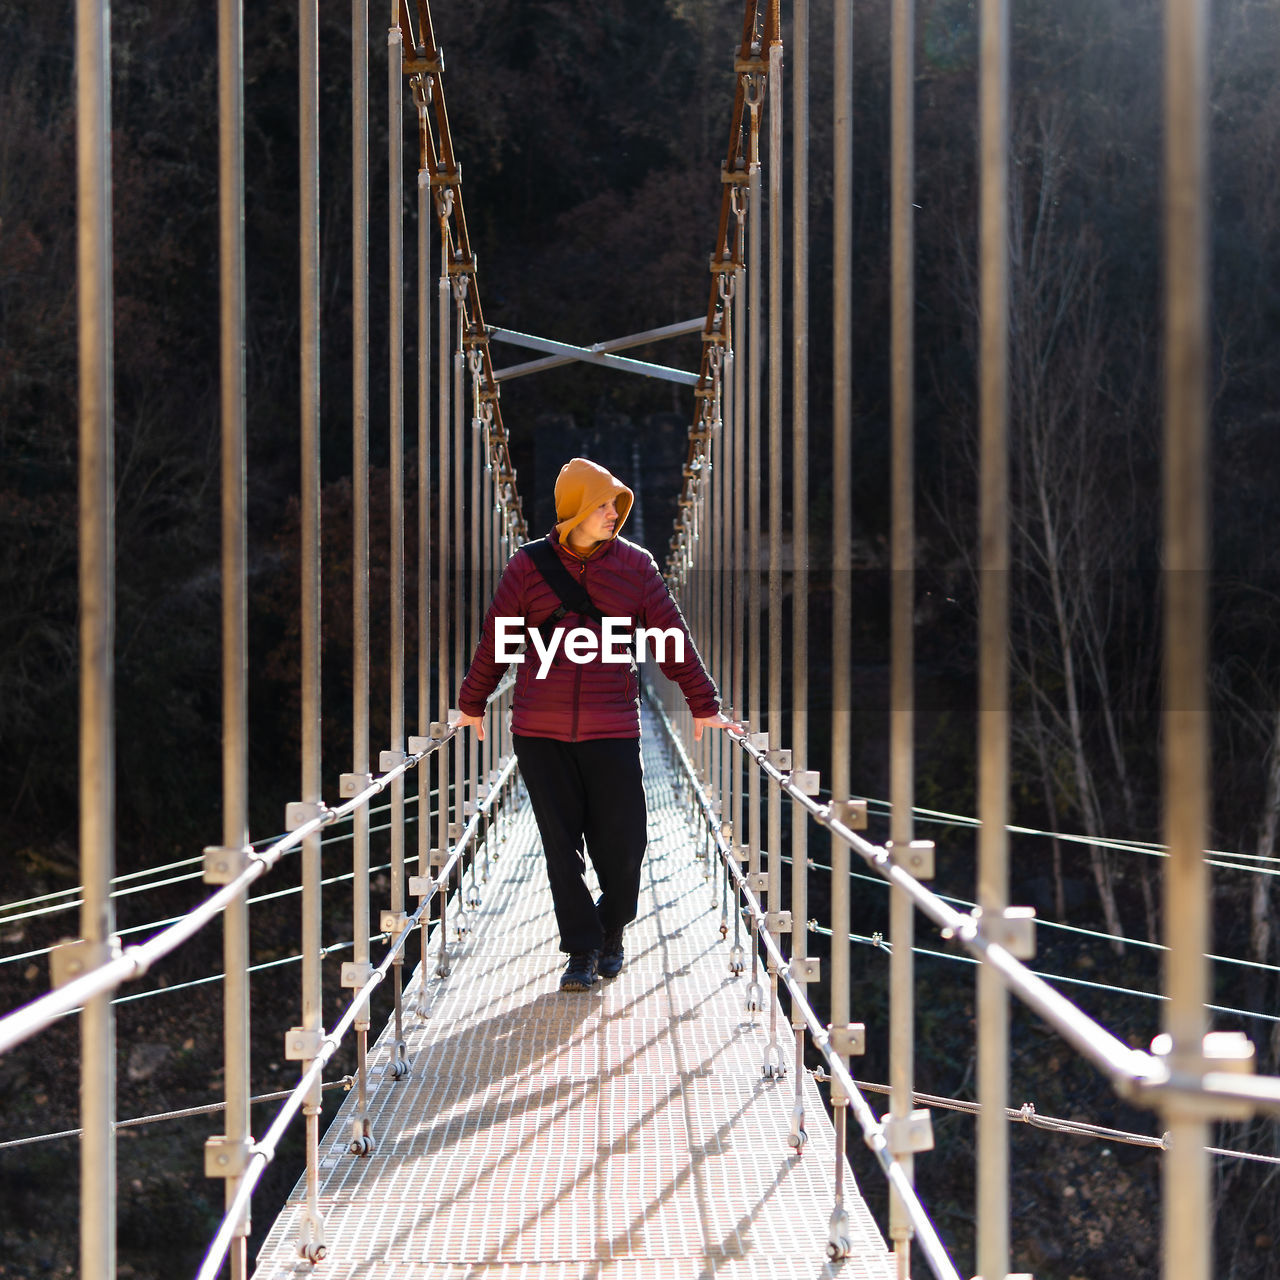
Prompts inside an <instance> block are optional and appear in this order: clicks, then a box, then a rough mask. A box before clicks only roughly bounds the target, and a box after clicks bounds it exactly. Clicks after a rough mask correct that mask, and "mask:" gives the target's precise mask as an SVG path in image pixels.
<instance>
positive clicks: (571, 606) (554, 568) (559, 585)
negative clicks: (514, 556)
mask: <svg viewBox="0 0 1280 1280" xmlns="http://www.w3.org/2000/svg"><path fill="white" fill-rule="evenodd" d="M521 550H522V551H527V552H528V553H529V556H530V558H531V559H532V560H533V563H534V564H535V565H536V566H537V569H538V572H539V573H540V574H542V576H543V578H544V579H545V580H546V583H547V586H549V587H550V588H551V589H552V591H554V592H555V593H556V595H558V596H559V597H560V603H561V606H562V608H561V609H560V610H559V616H557V617H555V618H554V619H553V620H554V621H556V622H559V620H560V618H562V617H563V616H564V614H565V613H578V614H581V615H582V616H583V617H584V618H591V619H593V620H594V621H596V622H600V621H602V620H603V618H604V614H602V613H601V612H600V610H599V609H597V608H596V607H595V605H594V604H592V603H591V597H590V596H589V595H588V594H587V589H586V587H584V586H583V585H582V583H580V582H578V581H577V580H576V579H575V578H574V576H573V574H571V573H570V572H569V570H568V569H566V568H565V567H564V561H563V560H561V559H560V557H559V556H558V555H557V554H556V549H555V547H553V546H552V545H551V543H550V542H548V541H547V539H546V538H538V539H537V540H536V541H534V542H526V543H525V544H524V546H523V547H522V548H521Z"/></svg>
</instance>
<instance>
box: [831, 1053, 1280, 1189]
mask: <svg viewBox="0 0 1280 1280" xmlns="http://www.w3.org/2000/svg"><path fill="white" fill-rule="evenodd" d="M809 1074H810V1076H811V1077H812V1078H813V1079H814V1080H816V1081H818V1082H819V1083H823V1082H825V1081H826V1079H827V1076H826V1074H825V1072H823V1071H822V1069H821V1068H820V1067H819V1068H815V1069H814V1070H812V1071H810V1073H809ZM854 1083H855V1084H856V1085H857V1086H858V1088H859V1089H862V1090H865V1091H866V1092H867V1093H883V1094H887V1093H890V1092H892V1090H891V1087H890V1086H889V1085H887V1084H877V1083H875V1082H873V1081H869V1080H855V1081H854ZM911 1097H912V1101H913V1102H918V1103H923V1104H924V1105H925V1106H930V1107H938V1108H939V1109H940V1110H944V1111H957V1112H961V1113H963V1114H966V1115H978V1114H979V1113H980V1112H981V1110H982V1105H981V1103H978V1102H969V1101H967V1100H965V1099H964V1098H944V1097H941V1096H939V1095H938V1094H934V1093H920V1092H918V1091H917V1092H913V1093H912V1095H911ZM1005 1118H1006V1119H1008V1120H1010V1121H1013V1122H1016V1123H1021V1124H1026V1125H1030V1126H1031V1127H1032V1128H1033V1129H1043V1130H1045V1131H1047V1132H1049V1133H1063V1134H1069V1135H1071V1136H1073V1137H1078V1138H1096V1139H1098V1140H1099V1141H1104V1142H1120V1143H1124V1144H1125V1145H1126V1146H1131V1147H1149V1148H1152V1149H1156V1150H1161V1151H1167V1150H1168V1149H1169V1141H1168V1137H1167V1135H1165V1134H1161V1135H1160V1136H1159V1137H1156V1136H1155V1135H1154V1134H1145V1133H1133V1132H1131V1131H1130V1130H1128V1129H1112V1128H1110V1127H1108V1126H1107V1125H1100V1124H1089V1123H1087V1122H1086V1121H1083V1120H1064V1119H1062V1118H1061V1117H1059V1116H1046V1115H1041V1114H1040V1112H1039V1111H1037V1110H1036V1108H1035V1103H1033V1102H1024V1103H1023V1104H1022V1106H1021V1107H1006V1108H1005ZM1205 1150H1206V1151H1207V1152H1209V1153H1210V1154H1211V1155H1217V1156H1228V1157H1233V1158H1235V1159H1238V1160H1252V1161H1255V1162H1256V1163H1258V1164H1275V1165H1280V1156H1269V1155H1266V1154H1265V1153H1264V1152H1261V1151H1240V1150H1238V1149H1236V1148H1234V1147H1205Z"/></svg>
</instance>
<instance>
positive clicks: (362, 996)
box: [197, 729, 516, 1280]
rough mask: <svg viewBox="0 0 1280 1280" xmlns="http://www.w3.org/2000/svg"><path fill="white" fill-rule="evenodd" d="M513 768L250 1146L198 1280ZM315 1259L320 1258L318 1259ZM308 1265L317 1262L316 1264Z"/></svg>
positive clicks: (213, 1266)
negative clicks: (274, 1114) (273, 1117)
mask: <svg viewBox="0 0 1280 1280" xmlns="http://www.w3.org/2000/svg"><path fill="white" fill-rule="evenodd" d="M449 732H450V735H451V734H453V733H455V732H456V730H452V729H451V730H450V731H449ZM445 740H446V739H445V738H442V739H440V741H441V742H444V741H445ZM435 745H437V744H433V747H434V746H435ZM426 754H428V753H427V752H423V753H422V755H426ZM515 769H516V759H515V757H514V756H512V757H511V758H510V759H509V760H508V761H507V763H506V764H505V765H504V766H503V768H502V771H501V772H500V773H499V775H498V777H497V779H496V781H495V783H494V785H493V787H492V789H491V790H490V792H489V794H488V795H487V796H486V797H485V798H484V799H483V800H482V801H481V802H480V804H479V805H478V806H477V808H476V811H475V812H474V813H473V814H472V815H471V818H470V819H469V820H468V822H467V825H466V826H465V827H464V828H463V831H462V835H461V836H460V837H459V839H458V843H457V845H455V846H454V850H453V852H452V853H451V854H450V855H449V858H448V860H447V861H446V862H445V864H444V866H442V867H441V868H440V874H439V876H437V877H434V878H433V880H432V883H431V885H429V886H428V892H426V893H424V894H423V895H422V901H421V902H420V903H419V904H418V909H417V910H416V911H415V912H414V913H413V914H412V915H411V916H410V917H409V918H408V921H407V923H406V927H405V928H404V929H403V930H402V931H401V932H400V934H399V936H398V937H397V938H396V939H395V941H394V942H393V943H392V944H391V946H390V947H388V948H387V954H386V955H385V956H384V957H383V958H382V961H381V963H380V964H379V965H378V967H377V968H376V969H375V970H374V971H373V973H372V974H371V975H370V976H369V978H368V979H367V980H366V982H365V983H364V985H363V986H361V987H360V988H359V989H358V990H357V991H356V992H355V994H354V995H353V996H352V998H351V1002H350V1004H349V1005H348V1006H347V1009H346V1012H345V1013H344V1014H343V1015H342V1017H341V1018H340V1019H339V1020H338V1022H337V1023H336V1024H335V1025H334V1028H333V1030H332V1031H330V1032H329V1033H328V1034H327V1035H325V1036H324V1037H323V1039H322V1041H321V1046H320V1050H319V1052H318V1053H317V1054H316V1056H315V1057H314V1058H313V1059H312V1060H311V1064H310V1066H309V1067H308V1068H307V1070H306V1071H305V1072H303V1074H302V1076H301V1077H300V1078H299V1080H298V1083H297V1084H296V1085H295V1086H294V1088H293V1091H292V1092H291V1093H290V1094H289V1096H288V1098H287V1099H286V1101H285V1103H284V1105H283V1106H282V1107H281V1108H280V1110H279V1112H278V1113H277V1115H276V1118H275V1120H273V1121H272V1123H271V1127H270V1128H269V1129H268V1130H267V1132H266V1134H265V1135H264V1136H263V1139H262V1141H261V1142H257V1143H254V1145H253V1148H252V1150H251V1151H250V1153H249V1158H248V1162H247V1164H246V1166H245V1170H244V1174H243V1175H242V1177H241V1179H240V1181H239V1184H238V1185H237V1188H236V1193H235V1195H234V1197H233V1198H232V1200H231V1202H230V1204H228V1206H227V1211H226V1214H225V1215H224V1216H223V1219H222V1223H221V1225H220V1226H219V1228H218V1231H217V1233H216V1235H215V1236H214V1238H213V1242H212V1243H211V1244H210V1246H209V1251H208V1252H207V1253H206V1254H205V1257H204V1261H203V1262H202V1263H201V1265H200V1270H199V1272H198V1273H197V1280H215V1277H216V1276H217V1274H218V1271H219V1269H220V1268H221V1266H222V1263H223V1260H224V1259H225V1258H226V1256H227V1250H228V1249H229V1248H230V1247H231V1241H232V1240H233V1239H234V1238H235V1235H236V1232H237V1229H238V1227H239V1224H240V1222H241V1218H242V1215H243V1213H244V1211H245V1209H246V1208H247V1207H248V1204H249V1202H250V1200H251V1199H252V1197H253V1193H254V1190H255V1189H256V1188H257V1185H258V1183H259V1181H260V1180H261V1178H262V1175H263V1174H264V1173H265V1172H266V1169H267V1166H268V1165H269V1164H270V1163H271V1162H272V1160H274V1159H275V1156H276V1149H277V1147H278V1146H279V1144H280V1139H281V1138H282V1137H283V1136H284V1133H285V1130H286V1129H287V1128H288V1127H289V1125H290V1123H291V1122H292V1121H293V1120H294V1119H295V1118H296V1116H297V1114H298V1111H299V1110H300V1109H301V1107H302V1106H303V1104H304V1103H305V1102H306V1100H307V1095H308V1093H309V1092H310V1091H311V1089H312V1088H313V1087H314V1086H315V1084H316V1082H317V1081H318V1080H319V1079H320V1076H321V1073H322V1072H323V1071H324V1068H325V1065H326V1063H328V1061H329V1059H330V1058H332V1057H333V1055H334V1053H335V1052H336V1051H337V1050H338V1048H339V1046H340V1045H341V1043H342V1040H343V1038H344V1037H345V1036H346V1034H347V1032H348V1031H350V1030H351V1028H352V1026H353V1025H354V1024H355V1021H356V1018H357V1017H358V1016H359V1014H360V1011H361V1009H362V1008H363V1007H364V1005H365V1003H366V1001H367V999H368V997H369V995H370V994H371V993H372V992H373V989H374V988H375V987H377V986H378V985H379V984H380V983H381V982H382V981H383V979H385V978H386V976H387V973H388V971H389V970H390V968H391V966H392V965H393V964H394V963H395V960H396V957H397V956H399V954H400V952H401V951H402V950H404V947H405V944H406V943H407V942H408V940H409V935H410V934H411V933H412V932H413V930H414V929H415V928H416V927H417V926H418V925H419V924H420V922H421V918H422V913H423V912H424V911H425V910H426V909H427V907H428V906H429V905H430V902H431V899H432V897H433V896H434V894H435V887H436V886H437V885H440V884H447V883H448V881H449V877H450V876H451V875H452V874H453V871H454V869H455V867H456V866H457V865H458V862H459V860H460V859H461V857H462V856H463V854H464V853H465V852H466V851H467V848H468V847H469V846H470V845H471V843H472V842H473V841H474V839H475V837H476V833H477V831H478V830H479V828H480V819H481V818H482V817H484V816H485V815H486V814H487V813H488V812H489V810H490V808H492V806H493V804H494V803H495V801H496V800H497V798H498V797H499V796H500V795H501V794H502V788H503V786H504V785H505V784H506V783H507V781H508V780H509V779H510V778H511V775H512V774H513V773H514V772H515ZM320 1256H323V1254H321V1255H320ZM313 1260H314V1261H318V1260H319V1259H318V1258H316V1259H313Z"/></svg>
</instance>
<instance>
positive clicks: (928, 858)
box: [884, 840, 935, 880]
mask: <svg viewBox="0 0 1280 1280" xmlns="http://www.w3.org/2000/svg"><path fill="white" fill-rule="evenodd" d="M884 847H885V849H886V850H887V851H888V854H889V861H890V863H891V864H892V865H893V866H895V867H901V868H902V869H903V871H906V872H907V873H909V874H910V875H913V876H915V878H916V879H917V880H932V879H933V877H934V874H935V872H934V845H933V841H932V840H912V841H911V843H910V844H908V845H906V846H905V847H901V848H899V847H897V846H895V845H894V843H893V841H892V840H886V841H885V846H884Z"/></svg>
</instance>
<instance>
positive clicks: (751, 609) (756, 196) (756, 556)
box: [744, 81, 777, 982]
mask: <svg viewBox="0 0 1280 1280" xmlns="http://www.w3.org/2000/svg"><path fill="white" fill-rule="evenodd" d="M754 92H755V102H756V104H758V103H759V100H760V96H761V93H762V92H763V86H762V85H761V84H760V83H759V82H758V81H757V82H755V85H754ZM759 123H760V112H759V107H758V105H753V106H752V108H751V160H750V166H749V172H750V191H749V195H748V203H749V205H750V209H749V212H748V214H747V226H748V235H747V259H748V261H747V279H748V281H749V282H750V286H751V290H750V295H749V297H750V301H749V303H748V308H747V348H748V351H747V376H748V392H747V419H748V423H747V560H748V563H747V612H748V616H749V617H750V619H751V647H750V654H749V659H748V664H747V714H748V716H749V717H750V719H751V724H752V728H754V729H755V730H756V731H757V732H759V731H760V723H761V720H762V718H763V717H762V716H761V714H760V711H761V708H760V683H761V667H762V665H763V663H762V662H761V655H760V648H761V645H762V643H763V640H764V636H763V634H762V629H761V626H760V585H761V583H760V431H761V425H760V424H761V412H760V410H761V404H760V401H761V399H762V390H763V388H762V385H761V376H762V374H763V372H764V365H763V363H762V361H761V358H760V329H761V324H760V322H761V318H762V317H761V312H762V311H763V310H764V307H765V305H766V299H765V291H764V279H763V277H762V275H761V267H760V259H761V240H762V239H763V237H762V236H761V229H762V227H763V225H764V221H763V216H762V213H761V204H762V203H763V202H762V199H761V190H760V131H759ZM744 639H745V637H744ZM747 842H748V845H749V846H750V853H749V865H750V870H751V874H752V875H757V874H759V871H760V771H759V769H752V770H751V772H750V774H749V776H748V779H747ZM765 909H766V910H768V911H774V910H776V909H777V903H776V902H774V901H772V900H770V901H769V902H768V903H767V904H766V906H765ZM758 974H759V948H758V947H756V946H755V945H754V940H753V945H752V947H751V980H752V981H753V982H754V981H755V980H756V978H757V976H758Z"/></svg>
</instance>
